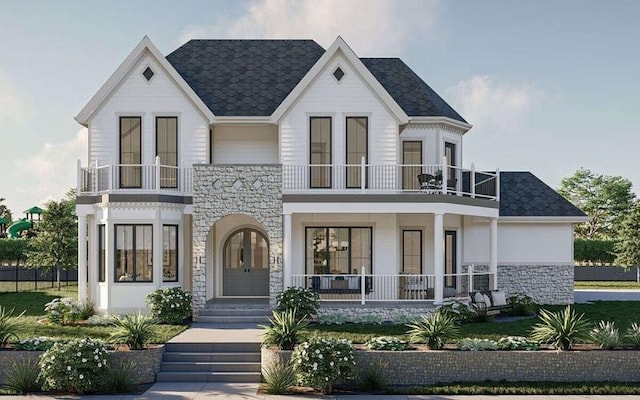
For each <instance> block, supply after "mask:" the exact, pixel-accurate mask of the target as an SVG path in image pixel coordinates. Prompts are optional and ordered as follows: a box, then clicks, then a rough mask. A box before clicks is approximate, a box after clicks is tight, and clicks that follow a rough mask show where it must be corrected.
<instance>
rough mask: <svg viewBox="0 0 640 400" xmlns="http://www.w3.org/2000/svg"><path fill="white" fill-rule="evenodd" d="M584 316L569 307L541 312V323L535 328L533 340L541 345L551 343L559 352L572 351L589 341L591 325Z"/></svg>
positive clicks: (532, 335) (532, 333)
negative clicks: (579, 343)
mask: <svg viewBox="0 0 640 400" xmlns="http://www.w3.org/2000/svg"><path fill="white" fill-rule="evenodd" d="M583 318H584V314H580V315H577V314H576V311H575V310H574V309H573V308H572V307H571V306H567V307H566V308H565V309H564V310H562V311H558V312H555V313H554V312H550V311H547V310H541V311H540V322H539V323H537V324H536V325H534V326H533V330H532V332H531V339H532V340H534V341H536V342H539V343H549V344H551V345H552V346H553V347H554V348H556V349H558V350H570V349H571V348H572V347H573V345H574V344H575V343H577V342H586V341H589V339H590V335H589V330H590V324H589V322H588V321H587V320H585V319H583Z"/></svg>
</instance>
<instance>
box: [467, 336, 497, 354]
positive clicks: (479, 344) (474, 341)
mask: <svg viewBox="0 0 640 400" xmlns="http://www.w3.org/2000/svg"><path fill="white" fill-rule="evenodd" d="M458 350H464V351H487V350H498V343H496V341H495V340H491V339H478V338H464V339H462V340H460V341H459V342H458Z"/></svg>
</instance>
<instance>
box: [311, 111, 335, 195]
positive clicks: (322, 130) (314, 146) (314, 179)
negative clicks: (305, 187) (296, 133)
mask: <svg viewBox="0 0 640 400" xmlns="http://www.w3.org/2000/svg"><path fill="white" fill-rule="evenodd" d="M309 126H310V127H309V132H310V140H309V161H310V164H311V165H312V166H311V167H310V180H309V183H310V186H311V187H312V188H330V187H331V117H311V119H310V121H309ZM325 165H326V166H325Z"/></svg>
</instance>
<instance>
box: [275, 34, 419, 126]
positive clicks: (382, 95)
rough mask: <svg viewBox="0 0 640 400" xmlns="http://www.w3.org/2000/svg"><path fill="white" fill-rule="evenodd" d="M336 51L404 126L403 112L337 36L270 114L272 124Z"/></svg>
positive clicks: (404, 114)
mask: <svg viewBox="0 0 640 400" xmlns="http://www.w3.org/2000/svg"><path fill="white" fill-rule="evenodd" d="M338 51H342V54H343V55H344V57H345V58H346V59H347V61H349V63H351V65H352V66H353V68H354V69H355V70H356V72H357V73H358V74H360V76H361V77H362V78H363V79H364V80H365V82H366V83H367V84H368V85H369V87H370V88H371V89H372V90H373V92H374V93H375V94H376V95H377V96H378V98H379V99H380V100H381V101H382V103H383V104H384V105H385V106H386V107H387V108H388V109H389V110H390V111H391V113H392V114H393V115H394V117H395V118H396V119H397V120H398V123H399V124H406V123H408V122H409V117H408V116H407V114H406V113H405V112H404V110H403V109H402V108H401V107H400V106H399V105H398V103H396V101H395V100H394V99H393V97H391V95H390V94H389V93H388V92H387V91H386V89H385V88H384V87H383V86H382V84H381V83H380V82H378V80H377V79H376V78H375V77H374V76H373V74H372V73H371V71H369V69H368V68H367V67H366V66H365V65H364V64H363V63H362V61H360V59H359V58H358V56H357V55H356V53H355V52H354V51H353V50H352V49H351V47H349V45H348V44H347V43H346V42H345V41H344V40H343V39H342V37H340V36H338V37H337V38H336V40H335V41H334V42H333V44H332V45H331V46H330V47H329V48H328V49H327V50H326V51H325V52H324V54H323V55H322V56H321V57H320V58H319V59H318V61H316V63H315V64H314V65H313V67H311V69H310V70H309V71H308V72H307V73H306V75H305V76H304V77H303V78H302V79H301V80H300V82H298V84H297V85H296V87H294V88H293V90H292V91H291V93H289V95H288V96H287V97H286V98H285V99H284V100H283V101H282V103H280V105H279V106H278V108H276V110H275V111H274V112H273V114H271V119H272V120H273V121H274V123H277V122H278V121H279V120H280V118H282V116H283V115H284V114H285V113H286V112H287V110H289V108H291V107H292V106H293V105H294V104H295V103H296V101H297V100H298V99H299V98H300V96H301V95H302V94H303V93H304V91H305V90H306V89H307V87H308V86H309V85H310V84H311V83H312V82H313V81H314V80H315V79H316V77H317V76H318V75H319V74H320V72H321V71H322V70H323V69H324V68H325V66H326V65H327V64H328V63H329V61H330V60H331V59H332V58H333V56H334V55H335V54H337V53H338Z"/></svg>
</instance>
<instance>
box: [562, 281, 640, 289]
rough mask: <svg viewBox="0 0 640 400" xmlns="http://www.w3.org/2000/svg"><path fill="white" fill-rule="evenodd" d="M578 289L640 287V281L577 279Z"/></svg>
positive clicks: (576, 285)
mask: <svg viewBox="0 0 640 400" xmlns="http://www.w3.org/2000/svg"><path fill="white" fill-rule="evenodd" d="M574 287H575V288H576V289H640V283H638V282H631V281H576V282H574Z"/></svg>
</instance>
